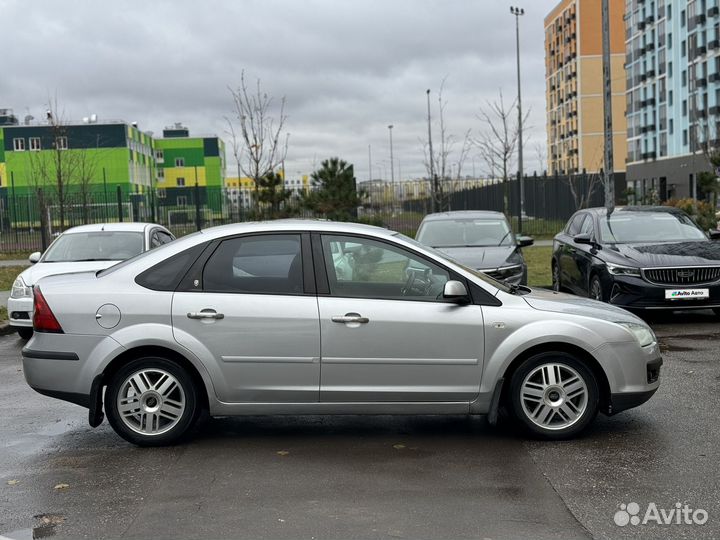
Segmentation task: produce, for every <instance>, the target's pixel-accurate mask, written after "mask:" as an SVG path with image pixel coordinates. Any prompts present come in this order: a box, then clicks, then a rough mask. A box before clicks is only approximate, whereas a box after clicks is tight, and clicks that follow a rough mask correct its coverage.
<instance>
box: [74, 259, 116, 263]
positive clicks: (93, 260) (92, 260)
mask: <svg viewBox="0 0 720 540" xmlns="http://www.w3.org/2000/svg"><path fill="white" fill-rule="evenodd" d="M114 260H115V259H75V260H74V261H65V262H98V261H114Z"/></svg>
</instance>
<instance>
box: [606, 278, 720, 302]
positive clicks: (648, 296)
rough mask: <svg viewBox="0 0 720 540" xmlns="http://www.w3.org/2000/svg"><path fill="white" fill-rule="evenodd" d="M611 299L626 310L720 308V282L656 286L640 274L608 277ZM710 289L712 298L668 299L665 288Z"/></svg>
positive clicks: (610, 300) (609, 296)
mask: <svg viewBox="0 0 720 540" xmlns="http://www.w3.org/2000/svg"><path fill="white" fill-rule="evenodd" d="M607 287H608V288H607V289H606V290H609V291H610V294H609V295H608V298H609V302H610V303H611V304H613V305H616V306H619V307H622V308H626V309H651V310H654V309H667V310H679V309H708V308H715V307H720V283H718V284H713V285H678V286H672V285H655V284H654V283H650V282H648V281H645V280H644V279H642V278H640V277H632V276H611V277H608V285H607ZM677 289H708V290H709V293H710V295H709V297H708V298H703V299H692V300H687V299H683V300H666V299H665V291H667V290H677Z"/></svg>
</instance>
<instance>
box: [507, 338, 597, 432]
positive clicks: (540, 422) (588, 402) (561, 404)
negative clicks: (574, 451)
mask: <svg viewBox="0 0 720 540" xmlns="http://www.w3.org/2000/svg"><path fill="white" fill-rule="evenodd" d="M510 391H511V398H512V406H513V410H514V413H515V416H516V417H517V418H518V420H520V422H521V423H522V424H523V425H524V426H525V427H526V428H527V430H528V431H530V432H531V433H532V434H534V435H536V436H539V437H542V438H546V439H566V438H570V437H573V436H575V435H577V434H579V433H580V432H581V431H582V430H584V429H585V428H586V427H587V426H588V425H589V424H590V422H592V420H593V419H594V418H595V416H596V414H597V412H598V403H599V390H598V385H597V381H596V380H595V377H594V375H593V374H592V371H590V369H588V368H587V367H586V366H585V364H584V363H583V362H581V361H580V360H578V359H577V358H576V357H574V356H572V355H570V354H568V353H564V352H548V353H541V354H538V355H535V356H533V357H531V358H528V359H527V360H525V361H524V362H523V363H522V364H521V365H520V366H519V367H518V369H517V370H516V371H515V373H514V374H513V376H512V379H511V383H510Z"/></svg>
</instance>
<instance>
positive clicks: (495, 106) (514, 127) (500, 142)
mask: <svg viewBox="0 0 720 540" xmlns="http://www.w3.org/2000/svg"><path fill="white" fill-rule="evenodd" d="M528 115H529V111H528V112H527V113H526V114H525V117H524V118H523V125H524V124H525V121H526V120H527V118H528ZM478 118H479V119H480V121H481V122H482V123H483V126H484V130H483V131H482V133H481V134H480V136H479V137H478V138H477V139H475V144H476V145H477V147H478V148H479V153H480V156H481V157H482V159H483V161H484V162H485V166H486V167H487V172H488V174H489V176H490V177H491V178H493V179H495V178H500V179H501V180H502V182H503V186H504V190H503V211H504V212H505V215H507V216H508V217H510V176H511V175H512V174H513V171H514V167H515V162H516V161H515V160H516V158H515V152H516V150H517V142H518V127H519V126H518V122H517V115H516V114H515V101H514V100H513V101H512V102H511V103H510V104H509V105H507V106H506V105H505V100H504V99H503V94H502V90H500V91H499V92H498V100H497V101H495V102H490V101H487V102H486V106H485V107H484V108H483V109H481V110H480V114H479V115H478Z"/></svg>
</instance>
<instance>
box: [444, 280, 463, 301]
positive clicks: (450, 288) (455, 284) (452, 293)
mask: <svg viewBox="0 0 720 540" xmlns="http://www.w3.org/2000/svg"><path fill="white" fill-rule="evenodd" d="M443 298H444V299H446V300H453V301H455V302H457V303H458V304H463V303H467V302H469V301H470V298H469V296H468V291H467V288H466V287H465V285H464V284H463V283H462V282H460V281H456V280H454V279H451V280H450V281H447V282H446V283H445V286H444V287H443Z"/></svg>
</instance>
